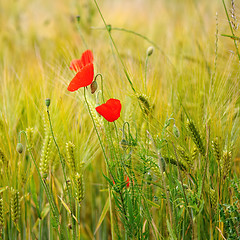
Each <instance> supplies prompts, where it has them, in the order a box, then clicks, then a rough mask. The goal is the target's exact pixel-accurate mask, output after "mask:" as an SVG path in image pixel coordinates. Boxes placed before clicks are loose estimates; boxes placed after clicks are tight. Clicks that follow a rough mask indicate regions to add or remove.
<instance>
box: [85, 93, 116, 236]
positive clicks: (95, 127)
mask: <svg viewBox="0 0 240 240" xmlns="http://www.w3.org/2000/svg"><path fill="white" fill-rule="evenodd" d="M83 95H84V100H85V102H86V104H87V109H88V112H89V115H90V117H91V119H92V122H93V126H94V129H95V132H96V134H97V137H98V141H99V143H100V146H101V149H102V151H103V156H104V159H105V163H106V167H107V173H110V175H111V177H112V178H113V180H114V176H113V174H112V172H111V169H110V166H109V162H108V158H107V155H106V152H105V149H104V147H103V143H102V140H101V138H100V135H99V132H98V130H97V126H96V123H95V121H94V118H93V115H92V113H91V109H90V106H89V103H88V101H87V96H86V88H84V94H83ZM114 181H115V180H114ZM108 194H109V204H110V219H111V233H112V239H113V240H114V239H115V233H114V226H113V213H112V203H111V189H110V187H109V185H108Z"/></svg>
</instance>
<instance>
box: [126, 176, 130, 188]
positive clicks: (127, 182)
mask: <svg viewBox="0 0 240 240" xmlns="http://www.w3.org/2000/svg"><path fill="white" fill-rule="evenodd" d="M126 186H127V188H129V186H130V181H129V177H127V180H126Z"/></svg>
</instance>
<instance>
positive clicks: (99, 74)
mask: <svg viewBox="0 0 240 240" xmlns="http://www.w3.org/2000/svg"><path fill="white" fill-rule="evenodd" d="M98 76H100V77H101V91H102V100H103V102H104V95H103V76H102V74H101V73H98V74H97V75H96V76H95V78H94V81H96V80H97V77H98Z"/></svg>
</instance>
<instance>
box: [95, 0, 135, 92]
mask: <svg viewBox="0 0 240 240" xmlns="http://www.w3.org/2000/svg"><path fill="white" fill-rule="evenodd" d="M94 2H95V5H96V7H97V10H98V12H99V14H100V16H101V18H102V21H103V23H104V25H105V28H106V29H107V30H108V34H109V37H110V39H111V41H112V44H113V46H114V48H115V51H116V52H117V55H118V58H119V60H120V62H121V64H122V66H123V71H124V73H125V75H126V77H127V80H128V82H129V84H130V86H131V88H132V90H133V92H134V93H136V90H135V88H134V86H133V83H132V81H131V79H130V76H129V74H128V71H127V68H126V66H125V64H124V62H123V60H122V58H121V56H120V53H119V51H118V48H117V46H116V44H115V42H114V40H113V38H112V35H111V32H110V30H109V28H108V26H107V23H106V21H105V19H104V17H103V15H102V12H101V10H100V8H99V6H98V4H97V1H96V0H94Z"/></svg>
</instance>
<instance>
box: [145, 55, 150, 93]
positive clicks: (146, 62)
mask: <svg viewBox="0 0 240 240" xmlns="http://www.w3.org/2000/svg"><path fill="white" fill-rule="evenodd" d="M148 58H149V56H148V55H147V57H146V61H145V76H144V88H145V92H146V93H147V64H148Z"/></svg>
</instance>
